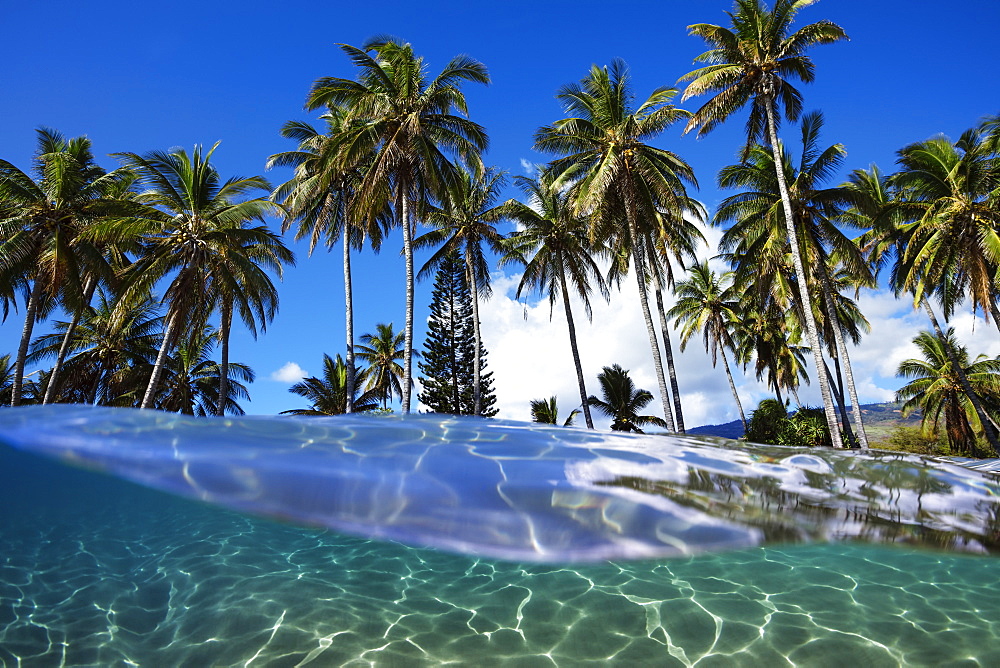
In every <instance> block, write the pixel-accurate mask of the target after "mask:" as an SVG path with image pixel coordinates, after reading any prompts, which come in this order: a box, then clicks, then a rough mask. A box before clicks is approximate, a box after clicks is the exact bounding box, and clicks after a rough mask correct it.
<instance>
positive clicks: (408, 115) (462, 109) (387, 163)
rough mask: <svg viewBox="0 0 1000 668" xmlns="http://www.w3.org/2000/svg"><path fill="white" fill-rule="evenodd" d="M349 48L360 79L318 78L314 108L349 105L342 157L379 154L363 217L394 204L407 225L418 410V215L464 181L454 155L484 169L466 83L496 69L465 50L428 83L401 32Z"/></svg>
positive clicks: (365, 181) (408, 369)
mask: <svg viewBox="0 0 1000 668" xmlns="http://www.w3.org/2000/svg"><path fill="white" fill-rule="evenodd" d="M341 49H343V51H344V52H345V53H346V54H347V55H348V56H349V57H350V59H351V61H352V62H353V63H354V64H355V65H356V66H357V67H358V68H359V69H360V73H359V76H358V80H357V81H354V80H350V79H340V78H335V77H324V78H321V79H318V80H317V81H316V82H315V83H314V84H313V87H312V91H311V92H310V94H309V98H308V102H307V103H306V106H307V108H309V109H316V108H318V107H320V106H327V107H335V106H340V105H344V106H345V107H346V108H347V109H348V113H349V125H348V127H349V130H348V131H347V132H345V133H344V136H343V144H342V145H343V147H344V149H343V151H342V153H341V159H342V160H343V161H344V162H345V163H347V164H357V163H359V162H361V161H362V160H363V159H364V157H366V156H373V157H372V161H371V164H370V165H369V166H368V168H367V170H366V171H365V174H364V176H363V178H362V179H361V182H360V183H359V185H358V190H357V197H358V216H359V219H360V220H362V221H372V220H374V219H375V218H376V217H377V216H378V215H379V214H380V212H381V211H383V210H384V209H385V207H386V206H387V205H389V204H391V205H392V206H393V207H394V209H395V214H396V218H397V220H396V224H397V225H398V226H400V227H402V228H403V253H404V255H405V262H406V322H405V325H404V341H405V345H404V349H405V352H404V360H403V369H404V371H403V375H404V376H405V379H404V382H403V400H402V404H403V405H402V410H403V413H404V414H405V413H409V412H410V387H411V379H412V378H413V371H412V370H413V245H412V239H413V236H414V232H415V226H414V220H413V218H412V213H413V210H414V208H415V207H416V206H417V205H418V204H419V203H421V202H422V200H423V199H424V196H425V194H427V193H432V194H443V193H444V191H445V190H446V189H447V188H448V187H450V186H452V185H453V184H455V183H456V182H457V180H458V178H459V173H458V169H457V167H456V166H455V165H454V164H453V163H452V162H451V161H450V160H448V156H447V155H446V153H450V154H452V155H457V156H458V157H459V158H461V159H462V160H463V161H464V162H466V163H467V164H469V165H471V166H473V167H474V168H477V169H478V168H479V167H480V165H481V161H480V158H479V154H480V152H481V151H483V150H484V149H485V148H486V146H487V143H488V141H487V137H486V131H485V130H484V129H483V128H482V126H480V125H479V124H477V123H474V122H472V121H470V120H469V119H468V118H466V117H465V116H466V115H467V113H468V109H467V106H466V102H465V95H464V94H463V93H462V91H461V85H462V83H464V82H466V81H471V82H477V83H484V84H485V83H489V75H488V74H487V72H486V68H485V66H483V65H482V63H480V62H478V61H476V60H474V59H472V58H469V57H468V56H457V57H456V58H454V59H452V60H451V62H449V63H448V65H446V66H445V68H444V69H443V70H442V71H441V73H440V74H439V75H438V76H436V77H435V78H434V79H432V80H430V81H428V80H427V76H426V66H425V65H424V61H423V58H418V57H417V56H416V55H415V54H414V52H413V47H412V46H410V45H409V44H405V43H403V42H401V41H399V40H396V39H394V38H388V37H377V38H375V39H372V40H370V41H368V42H367V43H366V44H365V45H364V46H363V48H361V49H359V48H356V47H353V46H350V45H347V44H342V45H341ZM369 52H371V53H369ZM455 111H457V112H458V114H456V113H453V112H455ZM459 114H461V115H459Z"/></svg>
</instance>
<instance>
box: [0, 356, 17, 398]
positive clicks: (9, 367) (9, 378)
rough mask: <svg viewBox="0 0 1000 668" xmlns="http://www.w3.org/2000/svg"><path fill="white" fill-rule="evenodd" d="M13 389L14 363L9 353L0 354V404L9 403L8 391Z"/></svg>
mask: <svg viewBox="0 0 1000 668" xmlns="http://www.w3.org/2000/svg"><path fill="white" fill-rule="evenodd" d="M13 389H14V365H13V364H11V363H10V355H9V354H8V355H0V405H6V404H9V403H10V393H11V391H12V390H13Z"/></svg>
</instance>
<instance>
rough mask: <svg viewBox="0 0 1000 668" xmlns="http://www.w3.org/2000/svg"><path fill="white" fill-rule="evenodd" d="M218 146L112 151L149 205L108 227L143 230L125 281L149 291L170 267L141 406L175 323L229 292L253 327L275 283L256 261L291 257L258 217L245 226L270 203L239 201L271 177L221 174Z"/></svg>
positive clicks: (276, 264) (203, 315)
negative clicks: (159, 337) (143, 213)
mask: <svg viewBox="0 0 1000 668" xmlns="http://www.w3.org/2000/svg"><path fill="white" fill-rule="evenodd" d="M218 146H219V144H218V142H217V143H216V144H215V145H214V146H213V147H212V148H211V149H209V151H208V152H207V153H205V154H202V149H201V146H195V148H194V152H193V153H192V154H191V155H190V156H189V155H188V154H187V152H186V151H185V150H184V149H175V150H173V151H170V152H164V151H152V152H150V153H147V154H146V155H143V156H140V155H137V154H135V153H121V154H118V155H119V157H121V158H122V159H123V161H124V162H125V164H126V165H127V166H128V167H129V168H131V169H133V170H134V171H135V172H136V173H137V174H138V175H139V178H140V179H141V181H142V183H143V184H144V185H145V186H146V190H145V191H144V192H143V193H141V194H140V195H139V200H140V201H141V202H143V203H144V204H146V205H148V206H150V207H152V209H151V212H150V213H149V215H148V217H147V218H145V219H142V220H137V221H135V222H133V223H131V224H130V225H128V226H117V227H115V226H112V227H111V228H109V229H108V233H109V234H112V235H113V234H118V235H127V234H135V233H138V234H140V235H141V236H142V237H143V238H144V253H143V255H142V256H141V257H140V258H139V259H138V261H137V262H136V263H135V264H134V265H133V266H132V267H131V268H130V269H129V274H130V277H131V278H130V282H131V286H132V287H131V289H132V290H138V291H139V292H148V291H149V289H150V287H151V286H152V285H153V284H154V283H155V282H157V281H159V280H160V279H162V278H165V277H168V276H170V275H173V278H172V279H171V280H170V282H169V284H168V286H167V289H166V291H165V293H164V295H163V301H164V302H165V303H166V305H167V313H166V325H165V327H164V334H163V343H162V344H161V346H160V350H159V353H158V354H157V357H156V362H155V363H154V365H153V370H152V373H151V374H150V377H149V383H148V385H147V387H146V392H145V395H144V396H143V399H142V402H141V404H140V407H141V408H150V407H152V405H153V402H154V400H155V398H156V392H157V386H158V384H159V381H160V375H161V374H162V371H163V365H164V363H165V362H166V359H167V355H168V353H169V351H170V350H171V349H172V348H173V346H174V345H175V343H176V341H177V339H178V333H179V332H180V329H181V327H183V326H185V325H187V326H189V327H199V326H201V325H202V324H204V323H205V322H206V320H207V318H208V317H209V315H210V312H211V311H212V310H213V309H214V307H216V306H218V305H219V303H220V301H219V300H220V299H227V298H231V299H235V300H236V306H237V308H238V311H239V313H240V315H241V317H243V318H244V320H245V321H247V322H248V324H250V325H251V327H252V322H253V317H254V316H256V317H259V318H260V319H261V321H262V324H263V322H264V321H266V320H267V319H268V318H269V317H270V316H271V315H273V313H274V306H275V305H276V303H277V302H276V295H274V294H273V292H271V290H270V289H269V286H270V288H271V289H273V285H271V284H270V280H269V279H268V278H267V276H266V274H263V272H260V270H259V267H257V266H256V265H258V264H261V263H264V264H265V265H269V266H270V267H271V268H273V269H277V270H280V262H281V261H284V262H289V263H290V262H291V261H292V258H291V254H290V253H289V252H288V250H287V249H286V248H285V247H284V246H283V245H282V244H281V242H280V239H278V238H277V237H276V236H275V235H274V234H273V233H272V232H270V231H269V230H268V229H267V228H266V227H265V226H264V225H256V226H253V227H247V226H246V225H247V223H249V222H250V221H253V220H258V221H263V218H264V215H265V214H267V213H270V212H272V211H273V210H274V204H273V203H272V202H270V201H269V200H268V199H267V198H266V197H263V196H259V197H251V198H249V199H242V201H238V198H245V197H247V196H249V195H251V194H253V193H255V192H262V193H268V192H270V190H271V187H270V184H268V182H267V180H266V179H264V178H263V177H261V176H252V177H248V178H239V177H233V178H230V179H227V180H226V181H224V182H223V181H222V178H221V176H220V175H219V172H218V171H217V170H216V169H215V167H214V166H213V165H212V164H211V159H212V154H213V153H214V152H215V149H216V148H217V147H218ZM251 265H253V266H251ZM255 290H259V291H258V292H254V291H255ZM227 295H228V297H227ZM224 324H225V323H224ZM251 331H253V330H251ZM224 336H228V333H226V334H224ZM220 385H221V386H223V387H224V384H223V383H221V382H220ZM222 406H223V407H224V406H225V404H222Z"/></svg>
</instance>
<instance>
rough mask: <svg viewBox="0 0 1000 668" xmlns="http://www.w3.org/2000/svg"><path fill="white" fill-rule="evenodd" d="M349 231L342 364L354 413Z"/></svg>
mask: <svg viewBox="0 0 1000 668" xmlns="http://www.w3.org/2000/svg"><path fill="white" fill-rule="evenodd" d="M349 237H350V230H349V229H347V227H346V226H345V229H344V304H345V307H344V327H345V328H346V331H345V333H344V340H345V341H346V342H347V359H346V360H345V362H344V364H345V365H346V366H347V380H346V383H345V385H346V390H347V405H346V408H345V411H346V412H347V413H353V412H354V394H355V392H354V384H355V382H356V377H355V371H354V294H353V291H354V286H353V284H352V282H351V244H350V243H349Z"/></svg>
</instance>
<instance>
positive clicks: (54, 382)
mask: <svg viewBox="0 0 1000 668" xmlns="http://www.w3.org/2000/svg"><path fill="white" fill-rule="evenodd" d="M96 290H97V280H96V279H95V278H94V277H93V276H88V277H87V283H86V285H84V288H83V303H84V304H85V306H83V307H81V308H79V309H77V310H76V311H75V312H74V313H73V319H72V320H70V323H69V327H67V328H66V334H65V335H64V336H63V340H62V343H61V344H60V345H59V354H58V355H57V356H56V363H55V364H54V365H52V371H51V372H50V373H49V383H48V385H47V386H46V388H45V398H43V399H42V403H43V404H50V403H52V402H53V401H54V400H55V397H56V388H57V387H58V384H59V372H60V371H62V367H63V363H64V362H65V361H66V355H68V354H69V344H70V342H71V341H72V339H73V334H74V333H75V332H76V326H77V325H78V324H80V318H81V317H82V316H83V309H84V308H88V307H89V306H90V301H91V300H92V299H93V298H94V292H95V291H96Z"/></svg>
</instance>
